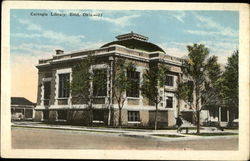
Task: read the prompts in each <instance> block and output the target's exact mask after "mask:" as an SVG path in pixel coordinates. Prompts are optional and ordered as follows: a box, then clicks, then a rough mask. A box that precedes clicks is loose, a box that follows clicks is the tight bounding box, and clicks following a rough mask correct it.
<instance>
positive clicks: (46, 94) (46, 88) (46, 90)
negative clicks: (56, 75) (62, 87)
mask: <svg viewBox="0 0 250 161" xmlns="http://www.w3.org/2000/svg"><path fill="white" fill-rule="evenodd" d="M50 93H51V83H50V82H44V99H50Z"/></svg>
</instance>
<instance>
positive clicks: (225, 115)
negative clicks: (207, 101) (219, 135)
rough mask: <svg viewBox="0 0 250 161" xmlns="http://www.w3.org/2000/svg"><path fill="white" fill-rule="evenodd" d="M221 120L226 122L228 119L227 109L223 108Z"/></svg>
mask: <svg viewBox="0 0 250 161" xmlns="http://www.w3.org/2000/svg"><path fill="white" fill-rule="evenodd" d="M221 121H222V122H226V121H227V109H225V108H221Z"/></svg>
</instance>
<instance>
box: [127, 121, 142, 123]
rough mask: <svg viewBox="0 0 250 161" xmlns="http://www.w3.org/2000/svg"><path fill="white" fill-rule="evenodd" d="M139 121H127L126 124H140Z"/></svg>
mask: <svg viewBox="0 0 250 161" xmlns="http://www.w3.org/2000/svg"><path fill="white" fill-rule="evenodd" d="M140 123H141V122H140V121H128V124H140Z"/></svg>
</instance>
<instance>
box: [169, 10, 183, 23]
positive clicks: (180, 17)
mask: <svg viewBox="0 0 250 161" xmlns="http://www.w3.org/2000/svg"><path fill="white" fill-rule="evenodd" d="M172 16H174V17H175V18H176V19H177V20H178V21H180V22H182V23H184V17H185V16H186V14H185V12H182V11H179V12H176V13H175V14H173V15H172Z"/></svg>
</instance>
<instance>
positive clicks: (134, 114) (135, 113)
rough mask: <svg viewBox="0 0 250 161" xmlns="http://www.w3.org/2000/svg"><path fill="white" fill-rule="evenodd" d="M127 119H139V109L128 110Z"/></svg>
mask: <svg viewBox="0 0 250 161" xmlns="http://www.w3.org/2000/svg"><path fill="white" fill-rule="evenodd" d="M128 121H140V114H139V111H128Z"/></svg>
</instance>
